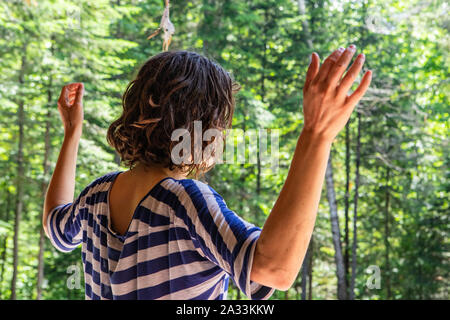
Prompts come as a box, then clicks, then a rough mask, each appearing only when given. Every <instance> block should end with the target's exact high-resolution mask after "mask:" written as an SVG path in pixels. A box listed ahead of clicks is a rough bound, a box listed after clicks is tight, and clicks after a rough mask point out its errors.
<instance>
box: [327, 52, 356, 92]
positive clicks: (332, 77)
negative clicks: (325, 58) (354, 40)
mask: <svg viewBox="0 0 450 320" xmlns="http://www.w3.org/2000/svg"><path fill="white" fill-rule="evenodd" d="M355 50H356V46H355V45H353V44H352V45H350V46H349V47H348V48H347V49H346V50H345V51H344V52H343V53H342V55H341V56H340V58H339V60H338V61H337V62H336V63H335V64H334V65H333V67H332V68H331V70H330V72H329V74H328V77H327V79H326V83H327V85H328V86H336V84H337V83H338V81H339V80H340V79H341V77H342V75H343V74H344V72H345V69H347V66H348V64H349V63H350V61H351V60H352V57H353V55H354V54H355ZM323 80H325V79H323Z"/></svg>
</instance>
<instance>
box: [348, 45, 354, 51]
mask: <svg viewBox="0 0 450 320" xmlns="http://www.w3.org/2000/svg"><path fill="white" fill-rule="evenodd" d="M348 48H349V49H350V50H355V49H356V46H355V45H354V44H351V45H350V46H349V47H348Z"/></svg>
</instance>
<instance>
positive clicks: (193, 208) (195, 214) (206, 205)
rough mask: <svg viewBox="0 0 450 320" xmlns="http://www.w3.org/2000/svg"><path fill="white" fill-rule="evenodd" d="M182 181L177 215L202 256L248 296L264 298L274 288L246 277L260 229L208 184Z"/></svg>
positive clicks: (249, 269) (257, 298)
mask: <svg viewBox="0 0 450 320" xmlns="http://www.w3.org/2000/svg"><path fill="white" fill-rule="evenodd" d="M182 183H183V187H184V188H183V192H182V195H181V196H180V198H181V199H180V200H181V204H182V206H181V208H180V209H179V211H180V210H181V212H178V213H177V215H178V216H179V217H180V218H181V219H182V220H183V221H184V224H185V226H186V227H187V228H188V230H189V233H190V234H191V237H192V239H193V241H194V244H195V245H196V246H197V247H198V248H199V249H200V250H201V253H203V255H204V256H205V257H206V258H208V259H209V260H210V261H212V262H213V263H215V264H216V265H218V266H219V267H220V268H221V269H223V270H224V271H225V272H227V273H228V274H229V275H230V277H231V278H232V279H233V281H234V283H235V284H236V285H237V287H238V288H239V289H240V290H241V291H242V292H243V293H244V294H245V295H246V296H247V297H248V298H249V299H252V300H263V299H268V298H269V297H270V296H271V295H272V294H273V293H274V291H275V289H273V288H270V287H266V286H263V285H261V284H258V283H256V282H254V281H251V280H250V273H251V269H252V263H253V255H254V252H255V247H256V241H257V240H258V238H259V236H260V233H261V229H260V228H258V227H256V226H255V225H253V224H251V223H249V222H247V221H245V220H244V219H242V218H241V217H239V216H238V215H237V214H236V213H235V212H233V211H232V210H230V209H229V208H228V207H227V205H226V203H225V201H224V199H223V198H222V196H220V195H219V194H218V193H217V192H216V191H215V190H214V189H212V188H211V187H210V186H208V185H206V184H204V183H202V182H200V181H197V180H191V179H186V180H183V182H182Z"/></svg>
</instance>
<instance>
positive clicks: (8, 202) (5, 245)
mask: <svg viewBox="0 0 450 320" xmlns="http://www.w3.org/2000/svg"><path fill="white" fill-rule="evenodd" d="M10 210H11V193H10V192H9V190H8V189H6V209H5V213H6V215H5V221H6V222H9V211H10ZM8 238H9V237H8V234H6V236H5V239H4V242H3V246H2V255H1V258H0V260H1V262H2V264H1V266H0V300H3V299H4V297H3V295H2V293H3V277H4V275H5V264H6V251H7V250H8Z"/></svg>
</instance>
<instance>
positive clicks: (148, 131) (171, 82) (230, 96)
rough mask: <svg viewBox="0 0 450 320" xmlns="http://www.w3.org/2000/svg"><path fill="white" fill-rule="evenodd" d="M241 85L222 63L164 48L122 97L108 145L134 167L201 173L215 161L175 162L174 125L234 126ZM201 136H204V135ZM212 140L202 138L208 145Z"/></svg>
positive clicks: (128, 164) (127, 163) (142, 70)
mask: <svg viewBox="0 0 450 320" xmlns="http://www.w3.org/2000/svg"><path fill="white" fill-rule="evenodd" d="M240 88H241V86H240V85H239V84H238V83H237V82H235V81H234V79H233V77H232V76H231V75H230V73H228V72H227V71H225V70H224V69H223V68H222V67H221V66H220V65H219V64H218V63H216V62H214V61H213V60H211V59H209V58H207V57H205V56H203V55H201V54H199V53H196V52H192V51H184V50H183V51H179V50H177V51H165V52H162V53H159V54H157V55H155V56H153V57H152V58H150V59H149V60H148V61H147V62H145V63H144V65H143V66H142V67H141V68H140V70H139V72H138V74H137V76H136V78H135V79H134V80H133V81H131V82H130V84H129V85H128V86H127V88H126V90H125V93H124V95H123V97H122V106H123V112H122V115H121V116H120V117H119V118H118V119H117V120H115V121H114V122H113V123H112V124H111V125H110V127H109V128H108V133H107V140H108V143H109V144H110V145H111V146H112V147H114V148H115V149H116V151H117V152H118V154H119V156H120V158H121V161H122V162H123V163H124V164H125V165H126V166H129V167H130V168H132V167H134V166H135V165H136V164H138V163H141V164H143V165H145V166H148V165H155V164H158V165H162V166H163V167H164V168H169V169H170V170H174V169H178V170H181V171H182V172H187V174H192V173H193V174H195V176H198V174H203V173H204V172H206V171H208V170H209V169H211V168H212V167H213V166H214V165H211V164H208V163H207V159H203V161H201V163H192V164H186V163H181V164H175V163H174V162H173V161H172V158H171V151H172V148H173V147H174V146H175V144H176V143H177V142H176V141H171V134H172V132H173V131H174V130H175V129H179V128H183V129H186V130H188V131H189V133H190V135H191V141H194V139H193V131H194V121H196V120H197V121H201V124H202V134H203V133H204V132H205V131H206V130H208V129H218V130H225V129H228V128H230V127H231V121H232V117H233V112H234V106H235V99H234V94H235V93H237V92H238V91H239V90H240ZM202 140H203V139H202ZM211 142H212V141H203V145H202V149H204V148H205V147H206V146H207V145H208V144H210V143H211Z"/></svg>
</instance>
